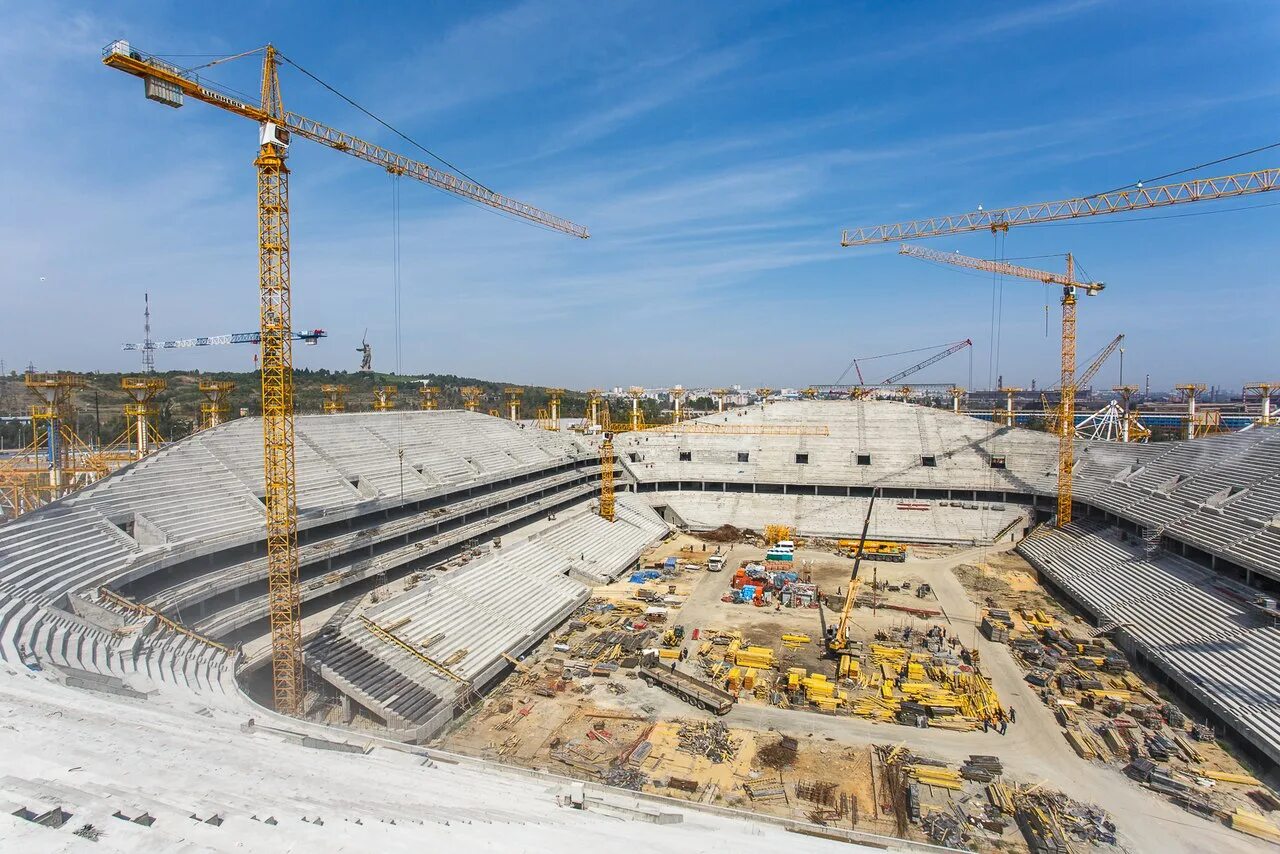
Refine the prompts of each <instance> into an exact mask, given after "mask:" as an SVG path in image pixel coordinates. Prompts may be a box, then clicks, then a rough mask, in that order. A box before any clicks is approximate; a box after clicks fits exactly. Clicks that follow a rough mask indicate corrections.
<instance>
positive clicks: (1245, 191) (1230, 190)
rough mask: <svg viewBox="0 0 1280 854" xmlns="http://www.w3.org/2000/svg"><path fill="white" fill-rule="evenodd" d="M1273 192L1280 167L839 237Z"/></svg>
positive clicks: (957, 229) (846, 242)
mask: <svg viewBox="0 0 1280 854" xmlns="http://www.w3.org/2000/svg"><path fill="white" fill-rule="evenodd" d="M1271 190H1280V169H1263V170H1261V171H1259V172H1242V173H1240V174H1238V175H1225V176H1223V177H1221V178H1197V179H1195V180H1191V181H1182V182H1180V183H1177V184H1162V185H1159V186H1155V187H1141V186H1139V187H1137V188H1135V189H1131V190H1120V191H1117V192H1112V193H1099V194H1098V195H1095V196H1082V197H1080V198H1075V199H1063V200H1061V201H1056V202H1037V203H1035V204H1030V205H1019V206H1017V207H1012V208H999V209H997V210H990V211H986V210H976V211H971V212H969V213H963V214H953V215H951V216H935V217H928V218H927V219H914V220H908V221H906V222H895V223H888V224H886V225H872V226H865V227H863V228H854V229H845V230H844V232H843V233H842V234H841V235H840V245H841V246H867V245H870V244H873V243H888V242H890V241H894V240H920V239H922V238H927V237H942V236H944V235H947V234H963V233H965V232H969V231H987V230H991V231H1008V230H1009V228H1011V227H1013V226H1017V225H1031V224H1033V223H1039V222H1057V221H1061V220H1067V219H1080V218H1082V217H1090V216H1101V215H1104V214H1114V213H1130V212H1132V211H1141V210H1149V209H1151V208H1163V207H1168V206H1170V205H1181V204H1188V203H1190V202H1204V201H1211V200H1213V199H1232V198H1236V197H1238V196H1251V195H1254V194H1256V193H1266V192H1270V191H1271Z"/></svg>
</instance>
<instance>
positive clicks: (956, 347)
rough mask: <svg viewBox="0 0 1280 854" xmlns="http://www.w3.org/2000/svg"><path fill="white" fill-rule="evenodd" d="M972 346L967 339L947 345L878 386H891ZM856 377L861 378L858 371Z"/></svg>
mask: <svg viewBox="0 0 1280 854" xmlns="http://www.w3.org/2000/svg"><path fill="white" fill-rule="evenodd" d="M972 346H973V342H972V341H970V340H969V339H968V338H966V339H964V340H963V341H957V342H956V343H954V344H948V345H946V349H945V350H943V351H942V352H940V353H934V354H933V355H932V356H930V357H929V358H927V359H925V360H924V361H923V362H917V363H916V364H914V365H912V366H911V367H909V368H907V369H905V370H902V371H898V373H896V374H894V375H893V376H891V377H889V378H888V379H887V380H885V381H884V382H882V383H880V385H886V386H888V385H893V384H894V383H896V382H897V381H898V380H901V379H905V378H906V377H909V376H911V375H912V374H914V373H918V372H920V371H923V370H924V369H925V368H927V367H929V366H930V365H932V364H934V363H935V362H941V361H942V360H943V359H945V358H947V357H948V356H952V355H955V354H956V353H959V352H960V351H961V350H963V349H965V348H966V347H972ZM858 377H859V379H861V377H862V373H861V371H859V373H858Z"/></svg>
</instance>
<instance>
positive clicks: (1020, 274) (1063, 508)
mask: <svg viewBox="0 0 1280 854" xmlns="http://www.w3.org/2000/svg"><path fill="white" fill-rule="evenodd" d="M898 252H899V254H902V255H908V256H910V257H912V258H922V259H924V260H927V261H940V262H942V263H944V264H952V265H954V266H957V267H965V268H968V269H970V270H985V271H986V272H988V273H1002V274H1004V275H1006V276H1015V277H1017V278H1021V279H1029V280H1031V281H1034V282H1042V283H1044V284H1049V285H1059V286H1061V287H1062V379H1061V402H1060V403H1059V404H1058V424H1057V428H1058V429H1057V432H1058V526H1059V527H1061V526H1063V525H1066V524H1067V523H1068V522H1070V521H1071V472H1072V469H1073V467H1074V462H1075V433H1076V431H1075V405H1076V289H1077V288H1084V292H1085V293H1086V294H1088V295H1089V296H1095V295H1096V294H1098V293H1100V292H1101V291H1102V289H1103V288H1104V287H1106V286H1105V285H1104V284H1103V283H1102V282H1081V281H1078V280H1077V279H1076V277H1075V258H1074V257H1073V256H1072V255H1071V254H1070V253H1068V254H1067V271H1066V273H1065V274H1062V273H1050V272H1047V271H1045V270H1035V269H1032V268H1031V267H1022V266H1019V265H1017V264H1007V263H1005V262H1003V261H984V260H983V259H981V258H970V257H968V256H967V255H961V254H959V253H955V252H938V251H937V250H935V249H925V248H921V247H919V246H905V245H904V246H903V247H902V248H901V249H899V250H898ZM1117 346H1118V345H1117ZM1009 400H1010V403H1009V413H1008V417H1009V426H1010V427H1012V426H1013V412H1012V410H1013V403H1012V401H1013V396H1012V394H1010V397H1009Z"/></svg>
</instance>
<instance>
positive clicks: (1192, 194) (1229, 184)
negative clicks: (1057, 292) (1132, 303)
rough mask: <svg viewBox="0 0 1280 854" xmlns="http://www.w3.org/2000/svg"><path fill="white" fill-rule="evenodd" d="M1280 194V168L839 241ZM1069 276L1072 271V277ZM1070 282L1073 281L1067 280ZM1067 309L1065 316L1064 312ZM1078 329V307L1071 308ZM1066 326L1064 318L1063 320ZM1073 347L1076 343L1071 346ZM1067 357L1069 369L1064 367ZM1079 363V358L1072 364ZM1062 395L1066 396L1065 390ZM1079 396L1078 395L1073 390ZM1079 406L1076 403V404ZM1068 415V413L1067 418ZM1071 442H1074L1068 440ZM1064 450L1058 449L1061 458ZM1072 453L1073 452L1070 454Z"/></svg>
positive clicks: (864, 232) (864, 231)
mask: <svg viewBox="0 0 1280 854" xmlns="http://www.w3.org/2000/svg"><path fill="white" fill-rule="evenodd" d="M1277 189H1280V168H1277V169H1262V170H1260V171H1257V172H1241V173H1237V174H1235V175H1224V176H1222V177H1220V178H1193V179H1191V180H1189V181H1179V182H1177V183H1174V184H1160V185H1157V186H1152V187H1143V186H1142V185H1141V184H1138V185H1136V186H1134V187H1132V188H1125V189H1122V190H1116V191H1112V192H1107V193H1098V194H1096V195H1092V196H1080V197H1077V198H1073V199H1062V200H1059V201H1053V202H1036V203H1033V204H1029V205H1019V206H1016V207H1010V208H997V209H995V210H990V211H988V210H982V209H981V208H979V209H978V210H976V211H970V212H969V213H963V214H955V215H952V216H941V217H930V218H927V219H917V220H908V221H905V222H897V223H888V224H885V225H873V226H867V227H863V228H856V229H852V230H850V229H845V230H844V232H843V233H842V234H841V235H840V245H841V246H867V245H871V244H874V243H885V242H888V241H892V240H920V239H924V238H929V237H942V236H944V235H949V234H964V233H967V232H973V231H988V230H989V231H992V232H1000V231H1004V232H1008V230H1009V229H1010V228H1011V227H1013V226H1018V225H1033V224H1036V223H1042V222H1060V221H1063V220H1071V219H1079V218H1082V217H1091V216H1104V215H1106V214H1115V213H1131V212H1134V211H1142V210H1150V209H1152V208H1163V207H1169V206H1170V205H1179V204H1190V203H1191V202H1203V201H1212V200H1214V199H1231V198H1238V197H1240V196H1251V195H1255V194H1257V193H1266V192H1270V191H1272V190H1277ZM1069 272H1070V271H1069ZM1068 278H1070V277H1068ZM1065 308H1066V306H1065V303H1064V311H1065ZM1071 309H1072V318H1073V324H1074V309H1075V306H1074V304H1073V305H1072V306H1071ZM1064 323H1065V315H1064ZM1072 343H1073V344H1074V342H1072ZM1065 355H1066V354H1065V352H1064V360H1063V361H1064V366H1065V361H1066V359H1065ZM1072 362H1073V363H1074V358H1073V359H1072ZM1063 385H1064V389H1063V392H1064V394H1065V392H1066V391H1067V389H1066V388H1065V386H1066V385H1067V384H1066V383H1064V384H1063ZM1071 391H1072V393H1073V395H1074V389H1071ZM1073 402H1074V401H1073ZM1064 414H1065V413H1064ZM1072 432H1073V431H1071V430H1061V429H1060V430H1059V431H1058V435H1059V436H1070V435H1071V433H1072ZM1065 442H1068V443H1069V442H1070V439H1067V440H1065ZM1062 450H1063V446H1062V444H1060V445H1059V454H1061V452H1062ZM1068 450H1069V448H1068ZM1066 467H1067V469H1068V470H1067V471H1066V472H1064V471H1063V460H1062V459H1061V458H1059V460H1058V511H1059V515H1058V523H1059V524H1065V522H1064V521H1063V519H1062V509H1063V490H1064V484H1063V475H1064V474H1066V475H1067V478H1066V480H1067V482H1066V484H1065V490H1066V499H1067V502H1066V510H1067V516H1068V518H1069V517H1070V515H1071V502H1070V498H1071V495H1070V492H1071V483H1070V460H1068V461H1067V462H1066Z"/></svg>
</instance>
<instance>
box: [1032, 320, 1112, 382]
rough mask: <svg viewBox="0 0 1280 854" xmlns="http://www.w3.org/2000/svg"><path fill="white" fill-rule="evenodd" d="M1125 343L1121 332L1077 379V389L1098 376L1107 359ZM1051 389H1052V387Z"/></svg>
mask: <svg viewBox="0 0 1280 854" xmlns="http://www.w3.org/2000/svg"><path fill="white" fill-rule="evenodd" d="M1123 343H1124V333H1123V332H1121V333H1120V334H1119V335H1117V336H1116V337H1115V338H1112V339H1111V343H1110V344H1108V345H1107V346H1106V347H1103V348H1102V352H1101V353H1099V354H1098V357H1097V358H1096V359H1094V360H1093V361H1092V362H1090V363H1089V367H1087V368H1085V369H1084V371H1083V372H1081V374H1080V376H1078V377H1076V388H1077V389H1078V388H1080V387H1081V386H1083V385H1086V384H1087V383H1088V382H1089V380H1091V379H1093V378H1094V377H1095V376H1097V375H1098V371H1100V370H1102V366H1103V365H1105V364H1106V363H1107V359H1110V358H1111V354H1112V353H1114V352H1115V351H1116V350H1117V349H1119V347H1120V345H1121V344H1123ZM1050 387H1051V388H1052V386H1050Z"/></svg>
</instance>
